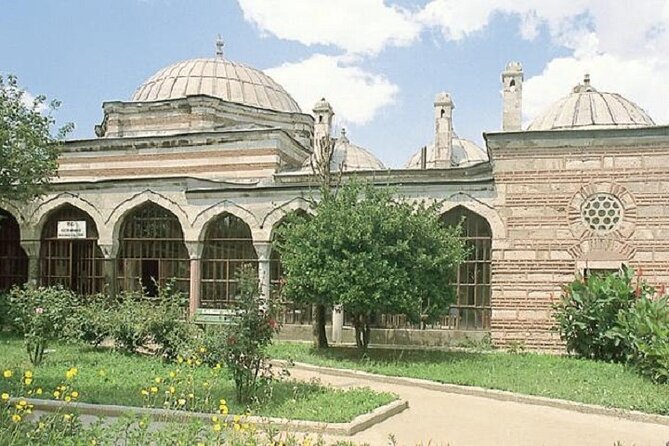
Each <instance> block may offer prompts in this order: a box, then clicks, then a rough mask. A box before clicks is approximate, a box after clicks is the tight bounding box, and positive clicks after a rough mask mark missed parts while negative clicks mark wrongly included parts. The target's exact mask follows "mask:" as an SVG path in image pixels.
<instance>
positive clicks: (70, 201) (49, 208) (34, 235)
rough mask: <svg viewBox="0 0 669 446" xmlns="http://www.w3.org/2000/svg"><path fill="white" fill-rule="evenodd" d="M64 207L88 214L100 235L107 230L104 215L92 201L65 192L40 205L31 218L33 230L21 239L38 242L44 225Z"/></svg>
mask: <svg viewBox="0 0 669 446" xmlns="http://www.w3.org/2000/svg"><path fill="white" fill-rule="evenodd" d="M64 205H71V206H74V207H75V208H77V209H80V210H81V211H83V212H85V213H86V214H88V216H89V217H90V218H91V219H92V220H93V222H94V223H95V226H96V229H97V231H98V235H100V234H101V233H104V230H105V228H106V222H105V221H104V219H103V218H102V213H101V212H100V210H99V209H98V208H97V206H95V205H94V204H93V203H91V202H90V201H88V200H86V199H84V198H82V197H80V196H79V195H74V194H71V193H69V192H63V193H61V194H58V195H56V196H54V197H52V198H49V199H47V200H45V201H43V202H42V203H40V204H39V205H38V206H37V208H36V209H35V210H34V211H33V213H32V215H31V216H30V219H29V220H30V222H32V223H33V228H32V231H30V233H26V234H25V235H24V234H22V235H21V237H22V238H23V239H24V240H38V239H39V238H40V237H41V234H42V230H43V227H44V223H45V222H46V221H47V219H48V218H49V216H50V215H51V214H52V212H54V211H55V210H56V209H58V208H61V207H62V206H64Z"/></svg>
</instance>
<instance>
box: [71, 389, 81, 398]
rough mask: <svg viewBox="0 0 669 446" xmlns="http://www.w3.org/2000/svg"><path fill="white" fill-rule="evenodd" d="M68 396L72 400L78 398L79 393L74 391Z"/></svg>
mask: <svg viewBox="0 0 669 446" xmlns="http://www.w3.org/2000/svg"><path fill="white" fill-rule="evenodd" d="M70 395H72V398H79V392H77V391H76V390H74V391H73V392H72V393H71V394H70Z"/></svg>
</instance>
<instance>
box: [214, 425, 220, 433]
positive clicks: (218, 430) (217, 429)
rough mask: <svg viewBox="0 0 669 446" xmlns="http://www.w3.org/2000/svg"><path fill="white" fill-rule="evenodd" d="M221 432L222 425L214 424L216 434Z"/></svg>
mask: <svg viewBox="0 0 669 446" xmlns="http://www.w3.org/2000/svg"><path fill="white" fill-rule="evenodd" d="M220 431H221V423H216V424H214V432H220Z"/></svg>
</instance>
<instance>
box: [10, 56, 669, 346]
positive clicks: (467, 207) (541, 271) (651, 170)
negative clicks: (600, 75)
mask: <svg viewBox="0 0 669 446" xmlns="http://www.w3.org/2000/svg"><path fill="white" fill-rule="evenodd" d="M522 88H523V72H522V68H521V66H520V64H518V63H510V64H509V65H508V66H507V67H506V69H505V70H504V71H503V73H502V93H503V94H502V96H503V102H504V104H503V118H502V129H503V130H502V131H499V132H492V133H485V134H484V137H485V141H486V146H487V147H486V149H482V148H480V147H478V146H477V145H476V144H475V143H473V142H471V141H468V140H465V139H461V138H459V137H458V136H457V135H456V133H455V131H454V129H453V123H452V117H453V112H454V104H453V100H452V98H451V97H450V96H449V95H448V94H446V93H440V94H438V95H437V96H436V99H435V102H434V104H433V107H434V120H435V126H434V129H435V130H434V135H426V136H425V141H426V146H425V147H424V148H422V149H421V150H419V151H418V152H416V153H415V154H413V155H412V156H411V157H410V159H409V161H408V163H407V164H406V166H405V168H403V169H388V168H386V167H384V165H383V164H382V163H381V162H380V161H379V160H378V159H377V158H376V157H375V156H374V155H373V154H372V153H371V152H369V151H367V150H365V149H363V148H361V147H359V146H357V145H355V144H353V143H351V142H350V141H349V138H348V137H347V135H346V134H345V133H344V132H343V131H342V134H341V135H339V136H336V143H335V145H334V155H333V162H332V167H333V168H334V169H335V170H342V171H343V172H342V175H343V176H350V175H356V176H359V177H363V178H365V179H367V180H369V181H371V182H374V183H378V184H383V185H386V184H390V185H395V186H397V188H398V189H399V190H400V192H401V194H402V195H403V196H405V197H407V198H408V199H416V200H422V199H425V200H440V201H442V202H443V204H442V211H443V219H444V223H445V224H457V223H458V222H459V221H461V219H462V218H463V217H464V218H465V224H464V237H465V238H466V240H467V243H468V245H469V246H470V247H471V248H472V249H471V255H470V257H469V259H468V260H467V261H466V262H465V263H464V264H463V265H462V266H461V267H460V269H459V274H458V281H457V284H456V286H457V289H458V302H457V303H456V305H454V306H453V307H452V308H451V310H450V312H449V314H446V315H444V317H443V319H442V321H441V322H440V323H439V324H436V325H435V326H434V327H431V328H430V329H428V330H413V328H415V327H411V326H410V325H409V324H408V323H407V322H406V321H405V320H404V319H403V317H402V316H401V315H379V316H378V318H377V320H376V324H377V326H378V329H377V330H376V331H375V333H376V334H375V335H373V341H374V340H377V341H379V342H395V343H397V342H416V343H422V344H440V343H446V342H449V340H451V339H452V338H454V337H458V336H463V335H467V336H473V337H476V336H481V335H483V334H486V333H490V334H491V336H492V339H493V341H494V342H495V343H497V344H498V345H505V344H509V343H511V342H522V343H524V344H525V345H526V346H528V347H529V348H537V349H555V348H559V346H560V342H559V339H558V338H557V337H556V335H555V333H553V332H552V331H551V330H550V328H551V325H552V322H551V317H550V309H551V303H552V300H553V298H554V297H555V296H557V295H558V293H559V292H560V287H561V285H562V284H564V283H566V282H568V281H570V280H571V279H573V277H574V274H575V273H577V272H581V273H586V274H587V273H588V272H589V271H593V270H615V269H618V268H619V267H620V265H621V264H629V265H631V266H634V267H638V268H642V269H643V271H644V274H645V275H646V277H647V278H649V279H650V280H651V281H653V282H657V283H661V282H665V283H666V282H667V280H668V279H669V277H668V276H669V273H668V272H667V271H668V267H669V229H667V228H669V225H668V224H669V204H668V203H669V182H667V181H666V180H667V177H668V176H669V133H668V128H667V127H664V126H657V125H655V123H654V122H653V120H652V119H651V118H650V117H649V116H648V115H647V114H646V113H645V112H644V111H643V110H642V109H641V108H640V107H638V106H637V105H635V104H633V103H632V102H630V101H628V100H626V99H625V98H623V97H621V96H620V95H618V94H615V93H605V92H599V91H597V90H596V89H595V88H594V87H593V86H592V85H591V84H590V80H589V79H588V78H587V77H586V78H585V80H584V82H583V83H582V84H579V85H578V86H576V87H575V88H574V89H573V91H572V92H571V93H570V94H568V95H567V96H565V97H564V98H563V99H561V100H560V101H558V102H556V103H555V104H554V105H553V106H551V107H550V108H549V109H548V110H546V111H545V112H544V113H543V114H542V115H540V116H539V117H537V118H536V119H535V120H534V121H533V122H532V123H531V124H530V125H529V126H528V127H527V129H525V130H523V129H522V121H521V116H522V114H521V110H522ZM103 111H104V118H103V120H102V122H101V124H100V125H98V126H96V129H95V131H96V135H97V138H95V139H86V140H75V141H68V142H67V143H66V144H65V147H64V150H63V153H62V156H61V159H60V168H59V177H58V178H56V179H55V180H54V182H53V188H52V191H51V192H50V193H49V194H48V195H46V196H44V197H42V198H41V199H39V200H38V201H36V202H34V203H31V204H30V205H28V206H25V205H24V206H19V205H18V204H16V203H11V202H5V203H0V208H1V209H0V214H1V215H2V216H3V217H5V219H4V220H3V224H2V226H1V227H0V288H7V287H8V286H10V285H11V284H13V283H21V282H24V281H26V280H29V279H32V280H35V281H37V282H39V283H42V284H55V283H61V284H63V285H64V286H66V287H70V288H72V289H74V290H76V291H78V292H81V293H94V292H98V291H102V290H103V288H104V287H109V288H111V291H112V292H116V291H120V290H128V289H137V288H138V287H140V286H144V287H146V288H147V291H148V292H149V293H152V292H155V285H154V279H155V280H157V281H158V282H159V283H162V282H164V281H165V280H168V279H169V278H175V279H176V281H177V284H178V285H179V287H181V289H183V290H184V291H185V292H187V293H188V294H189V299H190V309H191V311H192V312H194V313H195V312H198V311H199V312H200V313H202V312H204V313H207V312H209V313H214V312H215V311H216V309H220V308H225V307H226V305H228V304H230V303H231V301H232V300H233V298H234V291H235V286H236V282H235V271H236V270H237V269H238V268H239V266H240V265H241V264H243V263H248V262H251V263H253V264H257V266H258V274H259V279H260V281H261V284H262V289H263V292H269V289H270V286H271V283H272V281H278V279H279V277H280V258H279V256H278V254H277V253H276V252H274V251H273V250H272V239H273V234H274V230H275V229H276V227H277V226H278V225H280V224H281V221H282V219H283V218H284V217H285V215H287V214H288V213H291V212H309V203H308V198H309V197H310V196H311V195H312V194H313V193H314V191H315V188H314V186H315V184H316V183H315V181H314V177H313V175H312V170H311V167H310V166H311V163H310V159H311V157H313V156H318V150H316V149H315V143H314V141H319V140H320V139H321V138H322V137H323V136H325V135H331V132H332V117H333V115H334V111H333V110H332V107H331V106H330V105H329V104H328V102H327V101H325V100H322V101H319V102H318V103H317V104H316V105H315V107H314V109H313V114H308V113H304V112H303V111H302V110H301V109H300V107H299V106H298V105H297V103H296V102H295V101H294V100H293V99H292V98H291V96H290V95H289V94H288V93H287V92H286V91H285V90H284V89H283V88H282V87H281V86H280V85H278V84H277V83H276V82H274V81H273V80H272V79H271V78H270V77H268V76H267V75H265V74H264V73H262V72H261V71H259V70H256V69H254V68H251V67H248V66H246V65H243V64H239V63H235V62H232V61H229V60H227V59H225V58H224V57H223V55H222V52H221V51H220V47H219V51H218V53H217V56H216V57H215V58H211V59H194V60H187V61H184V62H180V63H176V64H173V65H170V66H168V67H166V68H164V69H162V70H160V71H159V72H157V73H156V74H155V75H154V76H152V77H151V78H149V79H148V80H147V81H146V82H145V83H143V84H142V85H141V86H140V87H139V88H138V89H137V91H136V93H135V94H134V96H133V97H132V98H131V100H129V101H115V102H105V103H104V104H103ZM332 136H333V137H335V135H332ZM203 309H204V310H203ZM308 312H309V311H308V309H300V308H292V307H291V308H288V309H287V310H286V315H285V318H286V319H285V322H287V323H288V325H287V327H288V328H287V329H286V333H287V335H294V336H299V335H300V330H299V328H300V324H303V323H305V322H308ZM335 320H337V321H339V320H341V318H337V317H336V318H335ZM291 327H292V328H291ZM335 328H338V327H335ZM336 331H337V333H339V330H336ZM344 331H346V329H344ZM402 339H403V340H404V341H402Z"/></svg>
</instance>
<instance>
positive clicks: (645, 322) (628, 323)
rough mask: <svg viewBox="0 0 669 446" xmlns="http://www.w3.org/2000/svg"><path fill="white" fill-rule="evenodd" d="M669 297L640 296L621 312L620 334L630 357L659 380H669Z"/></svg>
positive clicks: (645, 373)
mask: <svg viewBox="0 0 669 446" xmlns="http://www.w3.org/2000/svg"><path fill="white" fill-rule="evenodd" d="M668 299H669V298H668V297H667V296H663V297H659V298H657V299H652V298H649V297H647V296H643V297H641V298H639V299H638V300H637V301H636V302H634V304H633V305H632V307H631V308H630V309H629V310H628V311H624V312H621V313H620V314H619V315H618V328H617V329H616V334H617V336H618V339H619V340H620V342H621V345H623V346H624V347H625V349H626V350H627V360H628V361H629V363H630V364H632V365H634V366H635V367H636V368H637V369H638V370H639V372H640V373H641V374H642V375H644V376H647V377H649V378H650V379H651V380H653V381H655V382H658V383H667V382H669V304H668Z"/></svg>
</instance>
